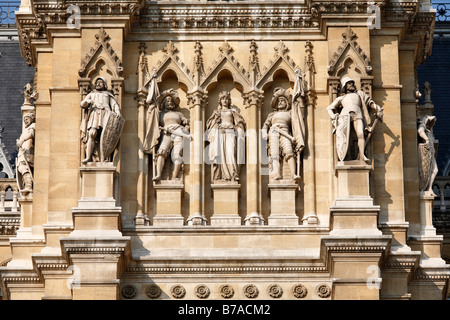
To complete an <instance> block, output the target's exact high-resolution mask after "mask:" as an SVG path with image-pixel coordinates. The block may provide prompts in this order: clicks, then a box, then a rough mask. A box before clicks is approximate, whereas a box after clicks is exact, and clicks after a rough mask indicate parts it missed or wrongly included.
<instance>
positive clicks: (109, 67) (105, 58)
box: [78, 28, 123, 78]
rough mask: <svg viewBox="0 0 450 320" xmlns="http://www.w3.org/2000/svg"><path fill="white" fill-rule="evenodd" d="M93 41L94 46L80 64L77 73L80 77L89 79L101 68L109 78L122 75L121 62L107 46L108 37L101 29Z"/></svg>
mask: <svg viewBox="0 0 450 320" xmlns="http://www.w3.org/2000/svg"><path fill="white" fill-rule="evenodd" d="M95 39H96V41H95V44H94V46H93V47H91V49H90V50H89V53H87V54H86V56H85V58H84V59H83V60H82V62H81V68H80V70H79V71H78V74H79V75H80V77H90V75H92V73H93V72H95V71H98V70H99V69H100V68H102V67H103V66H104V67H105V68H106V72H107V73H108V74H110V76H112V77H116V78H117V77H121V76H122V75H123V67H122V62H121V61H120V59H119V57H118V56H117V54H116V53H115V52H114V49H113V48H112V47H111V45H110V44H109V40H110V37H109V35H108V34H107V33H106V32H105V30H104V29H103V28H101V29H100V30H99V32H98V34H96V35H95Z"/></svg>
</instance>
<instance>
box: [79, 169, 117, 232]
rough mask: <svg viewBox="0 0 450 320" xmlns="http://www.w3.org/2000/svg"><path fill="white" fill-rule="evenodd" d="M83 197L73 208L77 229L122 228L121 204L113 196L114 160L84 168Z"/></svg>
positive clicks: (82, 172)
mask: <svg viewBox="0 0 450 320" xmlns="http://www.w3.org/2000/svg"><path fill="white" fill-rule="evenodd" d="M80 173H81V198H80V200H78V207H75V208H72V213H73V219H74V230H75V231H78V230H119V228H120V213H121V211H122V208H121V207H118V206H116V200H115V199H114V197H113V190H114V188H113V186H114V175H115V173H116V167H115V166H114V165H113V164H112V163H111V162H96V163H89V164H87V165H86V166H83V167H81V168H80Z"/></svg>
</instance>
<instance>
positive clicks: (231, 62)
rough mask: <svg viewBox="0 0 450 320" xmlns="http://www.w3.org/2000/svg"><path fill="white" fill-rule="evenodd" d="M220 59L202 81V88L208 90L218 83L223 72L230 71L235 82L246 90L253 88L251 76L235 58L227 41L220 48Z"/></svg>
mask: <svg viewBox="0 0 450 320" xmlns="http://www.w3.org/2000/svg"><path fill="white" fill-rule="evenodd" d="M219 50H220V55H219V59H218V60H216V61H214V62H213V66H212V67H210V68H209V69H208V72H207V74H206V76H205V78H204V80H203V81H202V84H201V86H202V87H203V88H207V87H208V85H209V84H211V83H214V82H217V81H218V76H219V74H220V72H221V71H222V70H228V71H230V72H231V74H232V75H233V78H234V81H235V82H237V83H239V84H240V85H241V86H242V87H243V88H244V89H248V88H250V87H251V81H250V74H249V73H248V72H247V71H246V70H245V69H244V67H243V66H242V65H241V63H240V62H239V61H237V60H236V58H235V57H234V56H233V51H234V50H233V48H232V47H231V46H230V44H229V43H228V42H227V41H225V42H224V43H223V44H222V46H221V47H220V48H219Z"/></svg>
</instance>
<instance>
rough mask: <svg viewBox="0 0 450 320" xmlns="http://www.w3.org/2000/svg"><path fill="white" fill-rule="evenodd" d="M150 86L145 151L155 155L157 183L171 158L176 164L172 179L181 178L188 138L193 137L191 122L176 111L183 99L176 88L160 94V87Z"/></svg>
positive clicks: (155, 178) (155, 177) (174, 164)
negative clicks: (168, 158) (185, 142)
mask: <svg viewBox="0 0 450 320" xmlns="http://www.w3.org/2000/svg"><path fill="white" fill-rule="evenodd" d="M150 87H151V90H150V91H149V96H148V97H147V103H150V106H149V108H148V111H147V130H146V135H145V140H144V152H145V153H150V154H153V159H154V161H155V162H156V167H155V172H154V177H153V181H159V180H161V177H162V172H163V169H164V164H165V160H166V159H167V157H168V156H169V155H170V156H171V159H172V163H173V170H172V179H178V176H179V174H180V172H181V169H182V165H183V142H184V138H190V133H189V119H187V118H186V117H185V116H184V115H183V114H182V113H181V112H179V111H176V109H177V108H178V107H179V105H180V98H179V96H178V93H177V91H176V90H175V89H168V90H166V91H164V92H162V93H161V94H159V93H158V92H157V87H156V86H152V85H151V86H150ZM155 90H156V91H155ZM155 93H156V94H155Z"/></svg>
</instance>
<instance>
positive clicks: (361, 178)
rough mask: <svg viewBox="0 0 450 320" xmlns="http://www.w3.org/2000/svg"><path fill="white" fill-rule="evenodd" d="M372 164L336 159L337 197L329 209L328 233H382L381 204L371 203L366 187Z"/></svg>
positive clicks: (368, 182) (367, 187)
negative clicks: (379, 219)
mask: <svg viewBox="0 0 450 320" xmlns="http://www.w3.org/2000/svg"><path fill="white" fill-rule="evenodd" d="M371 168H372V167H371V166H369V165H366V164H364V163H361V162H359V161H358V162H356V161H350V162H338V164H337V165H336V173H337V180H338V181H337V188H338V189H337V198H336V201H335V204H334V206H332V207H331V208H330V211H331V225H332V229H333V230H332V231H331V233H330V234H332V235H335V234H345V235H350V234H359V235H360V234H367V235H381V234H382V233H381V231H380V230H379V229H378V214H379V212H380V207H379V206H376V205H374V204H373V199H372V197H371V196H370V190H369V185H370V181H369V175H370V170H371Z"/></svg>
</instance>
